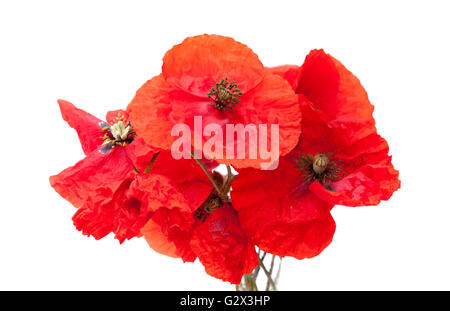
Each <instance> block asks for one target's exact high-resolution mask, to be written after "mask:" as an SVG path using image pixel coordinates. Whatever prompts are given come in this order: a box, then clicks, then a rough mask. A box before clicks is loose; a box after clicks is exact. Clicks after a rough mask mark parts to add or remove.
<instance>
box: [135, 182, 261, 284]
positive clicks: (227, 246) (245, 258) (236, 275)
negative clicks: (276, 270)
mask: <svg viewBox="0 0 450 311" xmlns="http://www.w3.org/2000/svg"><path fill="white" fill-rule="evenodd" d="M214 176H215V177H218V176H219V175H218V174H215V175H214ZM187 186H188V185H187ZM193 188H196V187H195V186H194V185H192V186H191V187H186V188H184V189H182V188H181V187H177V188H176V189H175V188H173V189H172V190H173V191H167V193H169V192H170V193H172V194H171V195H172V197H177V196H182V197H189V198H192V195H190V194H191V193H192V190H194V191H195V192H196V193H198V189H193ZM204 190H206V188H205V189H204ZM146 193H148V192H146ZM150 193H152V192H151V191H150ZM202 193H203V194H204V192H203V191H202ZM195 198H197V199H199V200H197V201H196V204H197V205H196V208H195V209H193V210H189V208H187V207H186V208H185V209H183V210H184V211H188V212H190V215H189V216H190V217H185V215H182V212H181V209H172V208H170V204H167V200H170V196H167V197H165V196H158V197H157V198H155V201H158V200H160V201H159V205H160V208H159V209H158V210H157V212H156V213H155V214H154V215H153V216H152V218H151V219H150V220H149V221H148V222H147V224H146V225H145V226H144V228H143V229H142V233H143V234H144V237H145V238H146V240H147V242H148V244H149V245H150V246H151V247H152V248H153V249H154V250H156V251H157V252H159V253H162V254H164V255H167V256H171V257H181V258H182V259H183V260H184V261H194V260H195V259H196V258H197V257H198V258H199V260H200V262H201V263H202V264H203V266H204V267H205V270H206V272H207V273H208V274H209V275H211V276H213V277H215V278H219V279H222V280H224V281H228V282H230V283H233V284H239V283H240V281H241V279H242V276H243V275H244V274H246V273H250V272H252V271H253V269H254V268H255V267H256V266H257V265H258V257H257V255H256V252H255V246H254V244H252V243H251V241H250V239H249V238H248V237H247V235H246V234H245V233H244V231H243V230H242V227H241V225H240V223H239V219H238V216H237V213H236V211H235V210H234V209H233V207H232V206H231V204H230V203H227V202H224V201H223V200H222V199H221V198H220V197H219V196H218V195H217V192H215V190H211V189H209V196H208V197H207V198H205V197H203V198H201V197H200V196H198V195H196V196H195ZM179 201H180V200H178V202H179ZM194 201H195V200H192V199H191V200H190V202H191V203H193V202H194ZM154 204H158V203H157V202H155V203H154ZM191 206H192V205H191Z"/></svg>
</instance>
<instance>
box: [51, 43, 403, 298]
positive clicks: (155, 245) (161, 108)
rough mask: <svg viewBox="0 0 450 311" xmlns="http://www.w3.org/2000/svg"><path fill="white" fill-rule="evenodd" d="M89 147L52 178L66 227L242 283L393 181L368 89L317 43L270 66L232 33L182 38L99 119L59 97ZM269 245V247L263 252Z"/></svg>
mask: <svg viewBox="0 0 450 311" xmlns="http://www.w3.org/2000/svg"><path fill="white" fill-rule="evenodd" d="M58 103H59V106H60V109H61V113H62V117H63V118H64V120H66V121H67V123H68V124H69V125H70V126H71V127H72V128H74V129H75V130H76V131H77V133H78V137H79V139H80V143H81V146H82V148H83V151H84V153H85V155H86V157H85V158H84V159H83V160H81V161H79V162H78V163H76V164H75V165H74V166H71V167H69V168H67V169H65V170H63V171H62V172H61V173H59V174H58V175H55V176H51V177H50V184H51V186H52V187H53V188H54V189H55V190H56V191H57V192H58V193H59V194H60V195H61V196H62V197H63V198H64V199H66V200H68V201H69V202H70V203H72V204H73V205H74V206H75V207H76V208H77V210H76V212H75V214H74V216H73V223H74V225H75V227H76V228H77V229H78V230H79V231H81V232H82V233H83V234H84V235H87V236H93V237H94V238H95V239H101V238H103V237H105V236H107V235H108V234H110V233H113V234H114V237H115V238H116V239H118V240H119V242H120V243H123V242H124V241H125V240H128V239H131V238H139V237H142V236H143V237H144V238H145V240H146V241H147V243H148V245H149V246H150V247H151V248H152V249H154V250H155V251H156V252H159V253H161V254H164V255H167V256H170V257H175V258H181V259H182V260H183V262H194V261H195V260H196V259H197V258H198V259H199V261H200V262H201V263H202V264H203V266H204V267H205V271H206V273H208V274H209V275H211V276H213V277H216V278H219V279H221V280H223V281H227V282H230V283H232V284H240V285H238V286H237V288H238V289H244V290H256V289H257V286H256V281H255V279H256V277H257V276H258V273H259V272H260V271H263V272H264V274H265V275H266V276H267V284H268V285H267V287H266V288H267V289H272V290H274V289H276V278H275V277H273V276H272V275H273V274H274V273H275V272H274V270H275V269H274V258H275V256H277V257H279V258H282V257H284V256H291V257H295V258H297V259H304V258H311V257H314V256H317V255H319V254H320V253H321V252H322V251H323V250H324V249H325V248H326V247H327V246H328V245H329V244H330V243H331V241H332V238H333V234H334V232H335V228H336V224H335V222H334V220H333V218H332V216H331V214H330V210H331V209H332V208H333V207H334V206H335V205H347V206H364V205H377V204H378V203H380V201H381V200H388V199H389V198H390V197H391V196H392V194H393V192H394V191H396V190H397V189H399V188H400V181H399V179H398V176H399V174H398V171H397V170H395V169H394V167H393V165H392V163H391V156H389V155H388V153H389V147H388V144H387V142H386V140H385V139H384V138H383V137H381V136H380V135H378V134H377V129H376V127H375V120H374V118H373V116H372V112H373V109H374V108H373V106H372V105H371V104H370V102H369V99H368V97H367V94H366V92H365V90H364V88H363V87H362V86H361V84H360V82H359V80H358V78H356V77H355V76H354V75H353V74H352V73H351V72H350V71H349V70H347V69H346V68H345V67H344V66H343V65H342V64H341V63H340V62H339V61H338V60H336V59H335V58H333V57H332V56H330V55H328V54H326V53H325V52H324V51H323V50H313V51H311V52H310V53H309V54H308V55H307V56H306V58H305V60H304V62H303V64H301V65H300V66H298V65H284V66H279V67H275V68H267V67H264V65H263V64H262V63H261V61H260V60H259V59H258V56H257V55H256V54H255V53H254V52H253V51H252V50H251V49H250V48H249V47H247V46H246V45H244V44H242V43H239V42H237V41H235V40H234V39H232V38H229V37H223V36H218V35H200V36H196V37H189V38H186V39H185V40H184V41H183V42H182V43H180V44H178V45H175V46H174V47H173V48H172V49H170V50H169V51H167V52H166V54H165V56H164V59H163V66H162V72H161V73H160V74H159V75H157V76H155V77H153V78H151V79H150V80H148V81H147V82H146V83H144V85H143V86H142V87H141V88H140V89H138V91H137V92H136V96H135V97H134V98H133V100H132V101H131V103H129V104H128V106H127V107H126V109H125V110H114V111H109V112H107V113H106V118H105V120H102V119H98V118H96V117H94V116H92V115H90V114H89V113H87V112H85V111H83V110H81V109H79V108H77V107H75V106H74V105H73V104H71V103H69V102H67V101H64V100H59V101H58ZM266 254H272V260H271V261H270V259H269V262H270V264H269V263H267V258H269V257H267V258H266Z"/></svg>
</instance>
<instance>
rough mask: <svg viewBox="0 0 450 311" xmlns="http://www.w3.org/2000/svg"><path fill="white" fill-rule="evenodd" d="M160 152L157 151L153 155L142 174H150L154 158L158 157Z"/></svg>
mask: <svg viewBox="0 0 450 311" xmlns="http://www.w3.org/2000/svg"><path fill="white" fill-rule="evenodd" d="M159 153H160V151H158V152H157V153H155V154H154V155H153V157H152V159H151V160H150V163H148V165H147V167H146V168H145V171H144V174H148V173H149V172H150V170H151V169H152V166H153V163H155V161H156V158H157V157H158V156H159Z"/></svg>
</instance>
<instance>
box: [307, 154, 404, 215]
mask: <svg viewBox="0 0 450 311" xmlns="http://www.w3.org/2000/svg"><path fill="white" fill-rule="evenodd" d="M386 162H387V163H380V164H375V165H374V164H365V165H364V166H362V167H360V168H358V169H357V170H355V171H354V172H353V173H351V174H350V175H347V176H345V177H344V178H343V179H341V180H339V181H337V182H334V183H333V184H332V187H333V191H330V190H329V189H326V188H325V187H323V186H322V185H321V184H320V183H317V182H315V183H313V184H311V186H310V187H309V188H310V190H311V191H312V192H314V193H315V194H316V195H317V196H318V197H319V198H321V199H322V200H325V201H327V202H329V203H331V204H336V205H347V206H363V205H377V204H379V203H380V201H381V200H388V199H389V198H390V197H391V196H392V194H393V193H394V192H395V191H396V190H398V189H399V188H400V180H399V179H398V171H397V170H396V169H394V167H393V166H392V164H391V163H390V158H389V159H388V160H387V161H386Z"/></svg>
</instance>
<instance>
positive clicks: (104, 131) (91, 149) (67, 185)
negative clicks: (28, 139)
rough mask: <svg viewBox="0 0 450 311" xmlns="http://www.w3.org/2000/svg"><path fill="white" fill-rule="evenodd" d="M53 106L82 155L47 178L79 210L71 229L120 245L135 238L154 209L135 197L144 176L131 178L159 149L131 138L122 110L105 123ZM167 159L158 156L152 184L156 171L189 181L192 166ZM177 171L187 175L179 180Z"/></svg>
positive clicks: (64, 104)
mask: <svg viewBox="0 0 450 311" xmlns="http://www.w3.org/2000/svg"><path fill="white" fill-rule="evenodd" d="M58 103H59V105H60V108H61V113H62V115H63V118H64V119H65V120H66V121H67V122H68V123H69V125H70V126H71V127H73V128H75V129H76V130H77V132H78V136H79V138H80V142H81V145H82V147H83V150H84V151H85V153H86V157H85V158H84V159H83V160H81V161H80V162H78V163H77V164H75V165H74V166H72V167H69V168H67V169H65V170H64V171H62V172H61V173H60V174H58V175H56V176H52V177H50V183H51V185H52V187H53V188H54V189H55V190H56V191H57V192H58V193H59V194H60V195H61V196H62V197H63V198H65V199H66V200H68V201H69V202H71V203H72V204H73V205H74V206H75V207H77V208H78V210H77V212H76V213H75V215H74V216H73V221H74V224H75V226H76V228H77V229H78V230H80V231H82V232H83V233H84V234H86V235H92V236H94V237H95V238H96V239H100V238H102V237H104V236H106V235H107V234H109V233H110V232H113V233H114V234H115V237H116V238H117V239H118V240H119V241H120V242H121V243H122V242H123V241H124V240H125V239H130V238H132V237H135V236H140V235H141V234H140V230H141V228H142V227H143V225H144V224H145V223H146V222H147V221H148V219H149V218H150V217H151V216H152V215H153V213H154V212H155V209H154V207H153V206H152V205H151V204H149V203H148V202H144V203H143V202H142V201H141V200H140V199H141V198H140V197H139V199H138V198H137V197H136V196H134V193H135V192H136V189H138V188H139V186H137V185H136V183H138V184H139V183H140V182H142V181H141V180H145V178H148V176H147V175H149V174H139V175H136V173H135V170H138V171H140V172H144V171H145V169H146V167H147V165H148V164H149V162H150V161H151V159H152V158H153V156H154V155H155V153H156V152H158V150H157V149H154V148H152V147H150V146H148V145H146V144H145V143H144V142H143V140H142V139H140V138H138V137H136V136H135V134H134V130H133V128H132V126H131V124H130V123H129V120H128V115H127V113H126V112H125V111H121V110H118V111H112V112H109V113H108V114H107V123H106V122H102V121H101V120H99V119H97V118H95V117H93V116H92V115H90V114H88V113H86V112H84V111H82V110H80V109H78V108H76V107H75V106H74V105H72V104H71V103H69V102H66V101H63V100H60V101H58ZM169 156H170V155H169ZM169 156H168V155H162V156H161V159H159V162H158V168H156V167H155V170H154V171H155V172H156V173H155V176H152V180H156V179H157V176H158V175H157V173H158V172H160V173H170V174H171V175H172V177H174V179H175V180H178V181H180V182H183V180H184V179H185V178H190V176H191V175H192V171H191V170H190V169H191V168H192V166H187V165H186V163H180V165H182V166H180V167H178V166H177V165H176V164H177V162H175V161H174V160H173V159H172V158H171V157H170V158H169ZM159 167H161V168H159ZM166 167H168V168H166ZM195 169H197V170H199V169H198V168H197V167H195ZM152 172H153V171H152ZM179 173H181V174H185V175H186V176H187V177H178V176H177V174H179ZM160 179H164V177H160ZM205 179H206V178H205ZM208 189H210V188H208Z"/></svg>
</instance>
